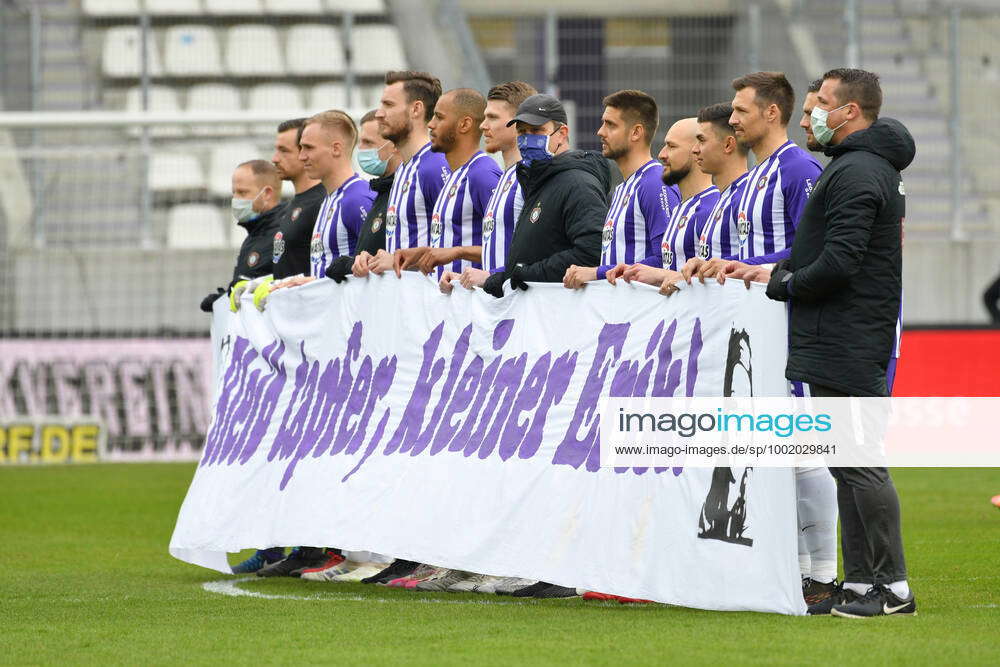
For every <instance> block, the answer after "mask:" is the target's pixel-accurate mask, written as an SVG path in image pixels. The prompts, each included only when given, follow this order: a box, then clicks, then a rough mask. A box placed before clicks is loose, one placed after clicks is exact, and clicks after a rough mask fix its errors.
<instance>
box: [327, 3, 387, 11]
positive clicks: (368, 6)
mask: <svg viewBox="0 0 1000 667" xmlns="http://www.w3.org/2000/svg"><path fill="white" fill-rule="evenodd" d="M326 6H327V9H329V11H330V12H332V13H342V12H351V13H352V14H365V15H375V14H385V3H384V2H383V1H382V0H326Z"/></svg>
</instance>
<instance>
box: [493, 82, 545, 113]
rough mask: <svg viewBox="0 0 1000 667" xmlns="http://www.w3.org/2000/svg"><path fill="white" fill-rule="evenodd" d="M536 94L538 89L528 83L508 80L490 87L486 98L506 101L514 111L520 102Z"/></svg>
mask: <svg viewBox="0 0 1000 667" xmlns="http://www.w3.org/2000/svg"><path fill="white" fill-rule="evenodd" d="M537 94H538V91H537V90H535V87H534V86H532V85H531V84H530V83H525V82H524V81H508V82H507V83H501V84H499V85H496V86H493V87H492V88H490V91H489V92H488V93H486V99H487V100H499V101H501V102H506V103H507V104H509V105H510V106H511V107H513V108H514V111H517V108H518V107H519V106H521V102H523V101H525V100H526V99H528V98H529V97H531V96H532V95H537Z"/></svg>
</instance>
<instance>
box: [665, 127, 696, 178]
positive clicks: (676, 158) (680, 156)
mask: <svg viewBox="0 0 1000 667" xmlns="http://www.w3.org/2000/svg"><path fill="white" fill-rule="evenodd" d="M697 137H698V119H697V118H682V119H680V120H679V121H677V122H676V123H674V124H673V125H671V126H670V129H669V130H667V136H666V137H664V139H663V142H664V143H663V150H661V151H660V154H659V156H658V157H659V158H660V162H661V163H662V164H663V182H664V183H666V184H667V185H677V184H678V183H680V182H681V181H682V180H684V179H685V178H687V177H688V174H690V173H691V169H692V166H693V165H694V153H693V152H692V151H693V150H694V147H695V144H696V143H697V142H698V139H697ZM695 169H697V167H695Z"/></svg>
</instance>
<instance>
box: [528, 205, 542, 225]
mask: <svg viewBox="0 0 1000 667" xmlns="http://www.w3.org/2000/svg"><path fill="white" fill-rule="evenodd" d="M541 215H542V205H541V204H535V208H533V209H531V213H529V214H528V220H530V221H531V222H538V218H539V217H540V216H541Z"/></svg>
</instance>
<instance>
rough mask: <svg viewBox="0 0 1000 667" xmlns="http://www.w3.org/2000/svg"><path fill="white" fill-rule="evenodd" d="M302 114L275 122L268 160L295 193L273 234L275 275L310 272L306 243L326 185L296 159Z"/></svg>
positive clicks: (305, 273)
mask: <svg viewBox="0 0 1000 667" xmlns="http://www.w3.org/2000/svg"><path fill="white" fill-rule="evenodd" d="M305 123H306V119H305V118H294V119H292V120H286V121H285V122H283V123H282V124H281V125H279V126H278V136H277V137H275V140H274V155H273V156H271V162H272V163H273V164H274V166H275V168H276V169H277V170H278V176H280V177H281V180H283V181H291V182H292V186H294V188H295V197H293V198H292V200H291V201H290V202H288V205H287V206H285V208H284V210H283V211H282V214H281V216H280V218H279V220H278V224H279V226H280V229H279V230H278V231H277V232H276V233H275V234H274V257H273V259H272V261H273V262H274V279H275V280H281V279H283V278H288V277H291V276H297V275H308V274H309V244H310V243H311V242H312V233H313V227H314V226H315V224H316V216H317V215H319V208H320V206H322V205H323V198H324V197H326V188H324V187H323V184H322V183H320V182H319V181H317V180H316V179H315V178H309V176H308V174H306V169H305V167H304V166H303V164H302V160H300V159H299V139H300V138H301V137H302V128H303V127H304V126H305Z"/></svg>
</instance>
